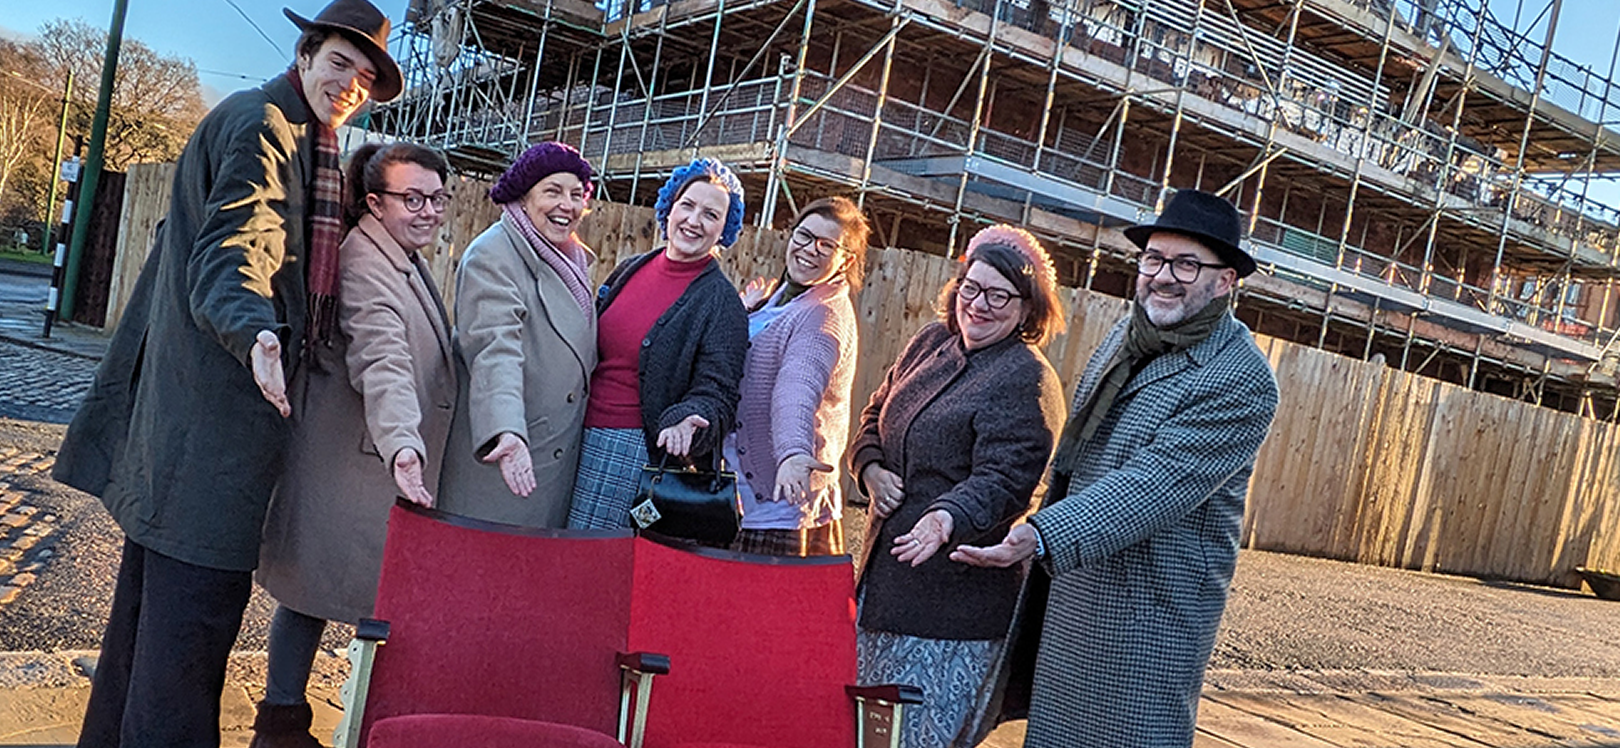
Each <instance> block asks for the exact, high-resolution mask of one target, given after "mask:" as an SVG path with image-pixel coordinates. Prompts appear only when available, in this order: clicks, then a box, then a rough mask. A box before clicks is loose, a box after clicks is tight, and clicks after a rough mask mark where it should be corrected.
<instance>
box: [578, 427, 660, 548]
mask: <svg viewBox="0 0 1620 748" xmlns="http://www.w3.org/2000/svg"><path fill="white" fill-rule="evenodd" d="M646 466H647V441H646V437H644V436H643V435H642V433H641V429H585V439H584V442H583V443H582V444H581V445H580V450H579V472H578V473H576V474H575V475H574V503H573V505H572V506H570V507H569V508H568V529H570V530H624V529H628V528H629V527H630V502H631V501H632V500H633V499H635V498H636V484H637V483H638V482H639V481H640V479H641V469H642V468H644V467H646Z"/></svg>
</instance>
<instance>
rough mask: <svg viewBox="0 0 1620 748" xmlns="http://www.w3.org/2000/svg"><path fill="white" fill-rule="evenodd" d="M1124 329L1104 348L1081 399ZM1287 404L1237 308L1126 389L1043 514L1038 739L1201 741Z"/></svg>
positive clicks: (1039, 520) (1096, 746) (1047, 747)
mask: <svg viewBox="0 0 1620 748" xmlns="http://www.w3.org/2000/svg"><path fill="white" fill-rule="evenodd" d="M1124 330H1125V323H1124V322H1123V321H1122V322H1121V323H1120V324H1119V325H1117V326H1116V327H1115V328H1114V330H1113V332H1112V333H1111V334H1110V335H1109V337H1108V338H1107V340H1105V341H1104V342H1103V345H1102V347H1101V348H1099V349H1098V351H1097V353H1096V354H1095V355H1093V356H1092V358H1091V362H1090V364H1089V365H1088V366H1087V367H1086V372H1085V375H1084V376H1083V377H1082V379H1081V382H1080V385H1079V387H1077V388H1076V392H1075V402H1076V403H1077V404H1078V403H1080V402H1083V401H1084V398H1085V397H1086V395H1088V394H1089V393H1090V391H1091V389H1092V388H1094V387H1096V386H1097V383H1098V381H1099V379H1100V378H1101V375H1102V373H1103V372H1102V368H1103V367H1104V366H1106V365H1107V363H1108V360H1109V359H1110V358H1111V357H1112V356H1113V354H1114V351H1115V350H1117V349H1118V347H1119V346H1120V344H1121V342H1122V341H1123V340H1124ZM1276 410H1277V380H1276V377H1275V376H1274V375H1273V374H1272V371H1271V366H1270V365H1269V364H1268V362H1267V361H1266V358H1265V356H1264V354H1262V353H1261V352H1260V350H1259V349H1258V348H1257V347H1256V346H1255V344H1254V338H1253V336H1252V335H1250V333H1249V329H1248V328H1247V327H1245V326H1244V325H1243V323H1242V322H1239V321H1238V320H1236V319H1235V318H1233V317H1231V316H1230V314H1228V316H1227V317H1226V319H1225V321H1223V322H1222V323H1221V324H1220V325H1219V326H1218V327H1216V329H1215V331H1214V332H1213V333H1212V334H1211V335H1210V336H1209V338H1208V339H1206V340H1204V341H1203V342H1202V343H1199V344H1197V345H1195V346H1193V347H1192V348H1189V349H1187V350H1186V351H1182V352H1177V353H1170V354H1165V355H1163V356H1160V357H1158V358H1156V359H1154V360H1152V361H1150V362H1149V363H1148V364H1147V365H1146V366H1145V367H1143V369H1142V370H1141V371H1140V372H1138V373H1137V374H1136V376H1134V377H1132V378H1131V380H1130V382H1129V383H1127V384H1126V386H1125V388H1124V389H1123V390H1121V392H1120V394H1119V396H1118V398H1117V399H1116V400H1115V402H1114V404H1113V407H1112V408H1110V409H1109V411H1108V415H1107V417H1106V419H1105V420H1104V421H1103V424H1102V426H1101V427H1100V428H1099V429H1098V430H1097V433H1096V436H1095V437H1094V438H1093V439H1092V440H1091V441H1090V442H1089V443H1087V444H1086V445H1085V446H1084V447H1083V452H1082V455H1081V461H1080V464H1081V465H1082V467H1081V468H1080V469H1079V471H1078V472H1077V474H1075V475H1074V476H1072V479H1071V482H1070V484H1069V490H1068V492H1067V495H1066V496H1065V497H1064V498H1063V499H1062V500H1059V501H1057V502H1056V503H1052V504H1050V505H1049V506H1047V507H1045V508H1043V509H1042V510H1041V511H1040V512H1038V513H1036V514H1035V515H1033V516H1032V517H1031V518H1030V524H1032V525H1034V526H1035V528H1036V530H1037V531H1039V533H1040V536H1041V540H1042V543H1043V544H1044V546H1045V548H1044V550H1045V555H1044V556H1043V558H1042V563H1043V564H1044V565H1045V567H1046V570H1047V572H1048V573H1050V574H1051V575H1052V579H1053V581H1052V586H1051V599H1050V602H1049V604H1048V607H1047V612H1046V617H1045V621H1044V630H1043V632H1042V634H1041V636H1040V650H1039V654H1038V655H1037V657H1036V662H1035V684H1034V693H1033V697H1032V701H1031V705H1030V720H1029V732H1028V738H1027V741H1026V743H1025V745H1026V746H1028V747H1029V748H1071V747H1072V746H1082V745H1083V746H1088V747H1091V748H1114V747H1117V746H1154V747H1155V748H1162V747H1163V746H1178V745H1180V746H1190V745H1192V739H1193V726H1194V720H1195V718H1196V716H1197V711H1198V699H1199V692H1200V691H1201V688H1202V685H1203V676H1204V668H1205V666H1206V665H1207V664H1208V662H1209V654H1210V650H1211V649H1212V648H1213V647H1214V644H1215V631H1216V629H1217V627H1218V626H1219V625H1220V621H1221V613H1222V611H1223V610H1224V609H1225V607H1226V594H1227V588H1228V587H1229V586H1230V584H1231V581H1232V569H1233V567H1234V566H1235V565H1236V563H1237V551H1238V535H1239V532H1240V530H1241V528H1242V522H1243V501H1244V496H1245V495H1246V494H1247V493H1248V483H1249V474H1250V472H1251V471H1252V470H1253V469H1254V458H1255V453H1256V452H1257V451H1258V450H1259V449H1260V444H1261V442H1263V441H1265V438H1266V433H1267V431H1269V430H1270V428H1271V419H1272V416H1273V415H1275V413H1276ZM1071 417H1073V416H1072V415H1071Z"/></svg>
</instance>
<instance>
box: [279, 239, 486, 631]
mask: <svg viewBox="0 0 1620 748" xmlns="http://www.w3.org/2000/svg"><path fill="white" fill-rule="evenodd" d="M340 252H341V253H340V260H339V267H340V272H341V275H340V277H339V281H338V283H339V285H338V287H339V293H338V330H339V333H340V334H338V335H336V336H334V337H335V340H334V342H333V344H332V345H331V346H329V347H324V348H320V349H318V350H316V352H315V358H316V361H315V362H314V363H315V364H316V365H314V366H305V367H303V368H302V369H300V371H299V374H298V376H296V377H295V378H294V380H293V384H292V392H291V395H292V396H291V401H292V408H293V415H292V417H293V433H292V441H291V444H290V446H289V450H288V455H287V467H286V470H285V472H284V473H283V476H282V479H281V481H280V483H279V484H278V485H277V486H276V490H275V493H274V495H273V496H272V497H271V500H270V510H269V514H268V515H267V517H266V519H265V526H264V543H263V545H262V546H261V547H260V551H259V570H258V573H257V579H258V582H259V584H261V585H263V586H264V588H265V589H266V590H267V591H269V592H270V594H271V595H272V596H274V597H275V598H276V600H277V601H278V602H280V603H281V604H283V605H285V606H287V607H289V608H292V609H293V610H296V611H298V612H300V613H303V614H305V615H310V616H315V617H317V618H324V619H327V620H333V621H345V622H348V623H354V622H355V621H357V620H359V619H360V618H362V617H368V616H370V615H371V614H372V606H373V605H374V604H375V601H376V594H377V575H378V573H379V571H380V570H381V568H382V552H383V539H384V538H385V537H386V535H387V524H388V510H389V507H391V506H392V505H393V503H394V498H395V497H396V496H398V495H399V489H398V488H397V487H396V486H395V484H394V478H393V472H392V469H391V466H392V464H393V458H394V455H395V454H397V453H398V452H399V451H400V450H402V449H405V448H410V449H414V450H416V451H417V453H418V454H420V455H422V459H423V463H424V482H425V483H426V484H427V485H428V486H429V488H430V489H431V488H432V487H433V486H435V485H437V482H438V478H439V469H440V467H441V466H442V465H443V463H444V452H445V443H446V439H447V438H448V436H449V432H450V419H451V408H452V407H453V405H454V403H455V397H456V370H455V365H454V358H453V355H452V351H451V338H450V324H449V321H448V320H447V319H445V314H444V307H443V302H441V301H440V300H439V296H438V290H437V288H436V287H435V286H434V285H433V280H432V277H431V276H428V275H426V265H425V263H424V264H422V265H420V267H421V268H422V269H421V270H418V267H419V266H418V264H417V263H416V262H414V261H413V255H414V253H407V252H406V251H405V250H404V249H402V248H400V246H399V244H398V243H397V242H395V241H394V240H393V237H391V236H389V234H388V232H387V231H386V230H385V229H383V227H382V224H380V223H378V222H377V220H376V219H375V218H373V217H371V216H369V215H368V216H366V217H364V218H362V219H361V220H360V224H359V225H358V226H356V227H355V228H354V229H353V230H351V231H350V232H349V234H348V236H347V237H345V238H344V240H343V246H342V249H341V251H340Z"/></svg>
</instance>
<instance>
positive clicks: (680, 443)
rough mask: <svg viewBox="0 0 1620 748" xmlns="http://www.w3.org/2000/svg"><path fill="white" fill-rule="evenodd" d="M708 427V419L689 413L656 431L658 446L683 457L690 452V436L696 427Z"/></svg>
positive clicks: (695, 432)
mask: <svg viewBox="0 0 1620 748" xmlns="http://www.w3.org/2000/svg"><path fill="white" fill-rule="evenodd" d="M708 427H709V421H708V419H705V418H704V417H703V416H700V415H697V414H695V413H694V414H692V415H689V416H687V417H685V418H682V419H681V422H680V423H677V424H675V425H674V426H671V427H669V428H667V429H664V430H663V431H660V432H658V448H659V449H662V450H664V451H665V452H668V453H670V454H671V455H673V456H675V457H685V456H687V455H689V454H691V453H692V438H693V437H694V436H696V434H697V431H698V429H706V428H708Z"/></svg>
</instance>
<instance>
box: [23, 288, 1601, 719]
mask: <svg viewBox="0 0 1620 748" xmlns="http://www.w3.org/2000/svg"><path fill="white" fill-rule="evenodd" d="M28 270H29V269H28V268H22V269H16V268H12V267H10V265H9V264H0V746H13V745H29V746H66V745H72V744H73V743H74V741H75V740H76V738H77V731H78V723H79V720H80V718H81V717H82V715H83V711H84V706H85V703H86V699H87V698H88V695H89V680H88V677H87V674H88V673H89V672H91V671H92V669H93V667H94V662H95V654H96V645H97V643H98V640H99V634H100V627H101V625H102V624H103V622H104V621H105V617H106V610H107V607H108V605H109V604H110V599H111V587H112V575H113V572H114V571H115V570H116V566H117V559H118V544H119V541H120V539H121V538H120V535H119V532H118V529H117V527H116V526H115V525H113V523H112V522H111V521H110V520H109V519H108V518H107V516H106V513H105V512H104V511H102V510H101V509H100V506H99V504H98V503H97V502H96V500H95V499H93V498H92V497H89V496H86V495H84V494H82V493H79V492H77V491H74V490H72V489H68V488H66V487H64V486H61V485H59V484H56V483H55V482H54V481H51V480H50V478H49V474H48V472H49V469H50V466H51V464H52V462H53V460H54V455H55V448H56V445H57V444H58V443H59V442H60V440H61V434H62V431H63V429H62V426H61V425H60V424H62V423H66V422H67V421H68V420H69V419H70V418H71V417H72V414H73V412H74V410H75V409H76V408H77V403H78V401H79V399H81V398H82V396H83V393H84V392H86V391H87V390H88V387H89V384H90V380H91V377H92V376H93V374H94V370H95V366H96V363H97V361H98V359H99V358H100V357H101V356H102V355H103V353H104V351H105V348H106V342H107V338H106V336H105V335H102V334H100V333H99V332H97V331H94V330H87V329H83V328H79V327H74V326H59V327H58V328H57V329H56V330H55V331H53V335H52V337H51V338H49V339H46V338H43V337H42V336H41V335H40V334H39V329H38V325H39V323H40V322H41V321H42V317H41V316H40V312H39V310H40V309H42V308H43V302H44V290H43V289H44V288H46V287H47V284H48V277H43V276H41V275H40V274H38V273H37V272H35V273H32V274H30V273H28V272H27V271H28ZM851 526H857V527H858V526H859V525H858V524H854V525H851ZM1617 605H1620V604H1617V603H1613V602H1608V601H1602V600H1598V599H1596V598H1594V597H1592V596H1591V595H1590V594H1587V593H1585V592H1582V591H1572V590H1558V589H1551V588H1539V587H1532V586H1528V585H1517V584H1505V583H1498V582H1491V581H1488V580H1477V579H1468V578H1460V577H1448V576H1443V575H1436V574H1423V573H1419V572H1411V571H1403V570H1398V569H1384V568H1377V567H1369V566H1359V565H1355V564H1348V563H1342V562H1336V561H1329V560H1323V559H1310V558H1301V557H1297V556H1287V555H1282V554H1272V553H1260V552H1252V551H1245V552H1243V554H1242V555H1241V556H1240V559H1239V563H1238V571H1237V577H1236V578H1235V579H1234V582H1233V592H1232V600H1231V602H1230V604H1229V606H1228V609H1227V615H1226V618H1225V620H1224V622H1223V626H1222V631H1221V634H1220V637H1219V638H1218V640H1217V642H1216V647H1215V653H1214V655H1213V658H1212V661H1211V670H1210V672H1209V673H1208V676H1207V678H1206V680H1205V690H1204V697H1203V701H1202V704H1201V706H1200V709H1199V717H1198V735H1197V739H1196V740H1195V745H1197V746H1200V748H1275V747H1282V746H1290V747H1291V746H1302V747H1304V748H1332V747H1337V748H1387V747H1392V746H1417V747H1419V748H1428V747H1430V746H1468V747H1470V748H1478V747H1479V746H1504V747H1509V746H1511V747H1518V748H1543V747H1548V748H1550V747H1551V746H1615V747H1616V748H1620V647H1617V646H1616V644H1615V642H1614V639H1613V632H1614V631H1615V626H1614V621H1615V620H1616V617H1615V616H1616V613H1620V607H1616V606H1617ZM272 607H273V601H271V600H270V599H269V598H268V597H267V596H266V595H264V593H263V591H262V590H256V591H255V593H254V597H253V599H252V601H251V602H250V604H249V608H248V611H247V614H246V615H245V617H244V622H243V626H242V631H241V634H240V637H239V639H238V647H237V652H236V653H235V654H234V655H233V657H232V659H231V663H230V669H229V672H228V678H227V687H226V689H225V693H224V694H223V697H222V700H221V741H222V744H223V745H226V746H245V745H247V744H248V741H249V739H250V737H251V728H250V725H251V723H252V719H253V703H254V702H255V701H256V700H257V699H258V697H259V695H260V693H261V689H262V684H263V682H264V654H263V647H264V631H265V626H266V623H267V621H268V617H269V612H270V610H271V609H272ZM347 636H348V631H347V628H346V627H332V629H331V630H329V632H328V635H327V637H326V639H325V640H323V643H322V648H323V649H322V652H321V653H320V654H319V655H318V657H317V661H316V667H315V673H314V675H313V677H312V680H311V687H310V695H311V701H312V704H313V705H314V706H315V709H316V715H317V716H316V728H317V729H316V734H317V735H318V736H320V737H321V738H322V739H323V741H329V738H330V734H331V729H332V728H333V727H334V726H335V725H336V723H337V721H338V719H339V717H340V709H341V701H340V699H339V697H338V689H339V687H340V685H341V683H342V681H343V679H344V678H345V677H346V675H347V669H348V664H347V661H346V660H345V659H344V658H343V657H342V656H341V655H340V652H341V649H342V647H343V646H344V644H345V642H346V639H347ZM1023 728H1024V725H1023V723H1010V724H1007V725H1004V726H1002V727H1001V728H1000V729H999V730H997V731H996V732H995V733H994V734H993V735H992V736H991V737H990V738H989V739H988V740H986V741H985V742H984V743H983V748H1015V746H1019V745H1021V744H1022V742H1023V740H1022V738H1023Z"/></svg>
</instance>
